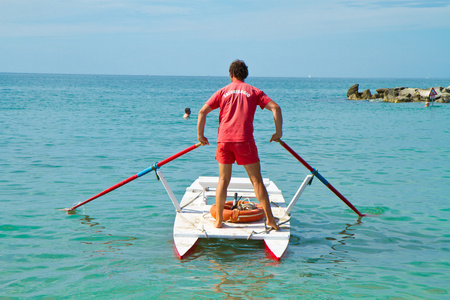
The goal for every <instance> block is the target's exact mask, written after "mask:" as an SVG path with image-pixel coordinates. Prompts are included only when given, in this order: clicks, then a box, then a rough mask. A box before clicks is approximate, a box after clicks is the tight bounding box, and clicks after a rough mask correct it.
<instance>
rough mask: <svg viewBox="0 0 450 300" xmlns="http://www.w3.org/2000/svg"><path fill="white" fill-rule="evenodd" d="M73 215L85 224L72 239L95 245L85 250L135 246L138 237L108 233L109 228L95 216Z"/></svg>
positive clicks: (99, 251)
mask: <svg viewBox="0 0 450 300" xmlns="http://www.w3.org/2000/svg"><path fill="white" fill-rule="evenodd" d="M71 215H72V216H73V217H76V218H77V220H78V222H80V224H81V225H83V226H82V227H80V228H77V229H75V232H74V236H75V237H74V238H73V239H72V240H73V241H77V242H80V243H81V244H84V245H89V246H92V247H93V248H92V249H90V250H85V252H89V251H93V252H97V253H102V252H118V251H120V250H121V249H122V248H123V247H128V246H133V244H134V243H133V242H134V241H135V240H137V238H136V237H132V236H116V235H113V234H111V233H108V232H107V231H108V230H107V229H106V228H105V227H104V226H102V225H101V224H100V223H99V222H97V221H96V219H95V218H93V217H90V216H88V215H81V214H77V213H73V214H71ZM86 226H87V227H86ZM105 246H106V248H105Z"/></svg>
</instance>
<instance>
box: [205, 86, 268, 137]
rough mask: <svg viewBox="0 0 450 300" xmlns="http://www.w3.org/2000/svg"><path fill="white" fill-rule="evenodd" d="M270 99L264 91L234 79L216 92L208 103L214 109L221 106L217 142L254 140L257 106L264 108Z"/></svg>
mask: <svg viewBox="0 0 450 300" xmlns="http://www.w3.org/2000/svg"><path fill="white" fill-rule="evenodd" d="M270 101H271V99H270V98H269V97H268V96H267V95H266V94H265V93H264V92H263V91H261V90H259V89H257V88H255V87H253V86H251V85H249V84H247V83H245V82H243V81H234V82H232V83H230V84H229V85H227V86H226V87H223V88H222V89H220V90H218V91H217V92H215V93H214V95H212V97H211V98H210V99H209V100H208V101H207V102H206V104H208V105H209V107H211V108H212V109H216V108H219V107H220V113H219V134H218V135H217V142H219V143H226V142H252V141H254V138H253V119H254V117H255V111H256V106H258V105H259V107H261V109H264V107H265V106H266V105H267V104H268V103H269V102H270Z"/></svg>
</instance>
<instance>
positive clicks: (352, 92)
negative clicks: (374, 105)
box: [347, 84, 450, 103]
mask: <svg viewBox="0 0 450 300" xmlns="http://www.w3.org/2000/svg"><path fill="white" fill-rule="evenodd" d="M431 89H432V88H431V87H430V88H428V89H416V88H406V87H396V88H393V89H386V88H384V89H377V90H376V93H375V94H372V93H371V92H370V90H369V89H367V90H365V91H364V92H362V93H360V92H359V91H358V90H359V84H355V85H352V86H351V87H350V88H349V89H348V92H347V99H348V100H374V99H378V100H380V101H384V102H392V103H401V102H428V101H430V91H431ZM434 90H435V91H436V98H435V100H434V101H435V102H441V103H450V86H449V87H446V88H445V87H442V86H440V87H434Z"/></svg>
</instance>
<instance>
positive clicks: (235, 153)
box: [216, 141, 259, 165]
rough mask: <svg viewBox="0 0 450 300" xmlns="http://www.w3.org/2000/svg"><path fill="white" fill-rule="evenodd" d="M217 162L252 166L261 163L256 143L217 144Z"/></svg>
mask: <svg viewBox="0 0 450 300" xmlns="http://www.w3.org/2000/svg"><path fill="white" fill-rule="evenodd" d="M216 160H217V161H218V162H219V163H221V164H224V165H230V164H233V163H234V162H235V161H236V162H237V164H238V165H250V164H254V163H257V162H259V157H258V148H256V144H255V142H254V141H253V142H236V143H217V151H216Z"/></svg>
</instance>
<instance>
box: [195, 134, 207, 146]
mask: <svg viewBox="0 0 450 300" xmlns="http://www.w3.org/2000/svg"><path fill="white" fill-rule="evenodd" d="M198 141H199V142H200V143H202V146H203V145H209V142H208V139H207V138H206V137H205V136H203V135H202V136H198Z"/></svg>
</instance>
